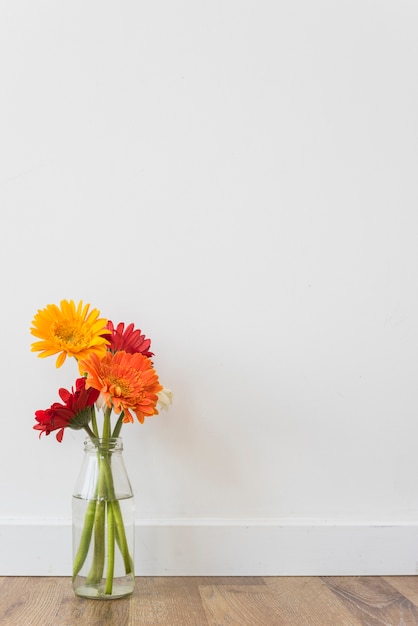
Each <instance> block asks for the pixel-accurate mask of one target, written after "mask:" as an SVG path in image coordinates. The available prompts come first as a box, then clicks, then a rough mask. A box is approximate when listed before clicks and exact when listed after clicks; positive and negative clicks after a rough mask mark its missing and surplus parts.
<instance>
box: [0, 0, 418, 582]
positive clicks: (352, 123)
mask: <svg viewBox="0 0 418 626" xmlns="http://www.w3.org/2000/svg"><path fill="white" fill-rule="evenodd" d="M417 30H418V5H417V3H416V2H413V1H412V0H396V1H395V0H392V1H389V0H386V1H380V0H379V1H378V0H375V1H371V0H369V1H367V0H352V1H350V2H346V1H341V2H334V1H331V0H329V1H326V0H316V1H313V2H312V1H309V0H296V1H290V0H286V1H285V0H279V1H277V2H273V1H265V2H256V1H249V0H239V1H238V0H229V1H228V0H227V1H224V2H220V1H217V2H216V1H215V2H214V1H212V2H202V1H194V2H193V1H191V0H184V1H182V2H169V1H168V0H166V1H164V0H162V1H157V2H141V3H139V2H133V1H131V0H126V1H124V2H119V3H115V2H108V1H104V2H103V1H101V2H98V1H97V0H91V1H88V2H80V1H78V0H75V1H73V2H71V3H68V2H53V1H52V0H49V1H47V0H45V1H40V2H31V1H29V0H26V1H23V0H17V1H13V2H9V1H6V2H4V3H3V4H2V9H1V19H0V59H1V63H0V85H1V98H0V113H1V115H0V206H1V212H0V234H1V238H2V245H1V248H0V261H1V267H2V270H1V271H2V274H1V279H2V280H1V284H2V306H1V309H0V321H1V327H2V329H3V341H2V354H3V358H2V359H1V361H0V368H1V378H2V397H3V429H2V433H3V446H2V453H1V455H0V475H1V477H2V478H1V493H2V498H1V506H0V522H2V523H3V525H4V528H3V532H1V531H0V544H1V545H2V546H3V548H2V552H3V550H4V549H6V550H7V549H9V551H10V553H11V554H12V553H14V554H16V550H15V549H14V548H11V547H10V541H9V535H8V534H7V532H6V530H5V529H6V528H9V527H10V524H11V525H12V526H13V524H14V522H16V523H17V522H18V523H19V524H20V525H21V526H22V528H23V529H24V530H23V531H22V532H25V533H31V532H32V533H35V531H34V530H33V528H34V527H33V524H34V523H35V522H36V523H39V519H42V520H43V522H42V523H43V524H44V525H45V526H46V527H48V525H54V524H57V523H61V522H62V523H64V524H67V523H69V520H70V515H71V509H70V507H71V501H70V496H71V492H72V487H73V484H74V481H75V478H76V474H77V472H78V468H79V465H80V462H81V454H82V439H83V437H82V435H81V434H80V433H77V432H73V431H68V432H66V434H65V437H64V441H63V443H62V444H58V443H57V442H56V441H55V438H54V437H53V436H50V437H48V438H43V439H41V440H40V441H39V440H38V438H37V434H36V432H35V431H33V430H32V426H33V423H34V419H33V416H34V411H35V410H36V409H39V408H46V407H47V406H49V405H50V404H51V403H52V402H53V401H55V400H57V399H58V398H57V390H58V388H59V387H61V386H64V387H69V386H71V384H72V383H73V381H74V378H75V376H76V370H75V364H74V363H73V362H67V363H66V364H65V365H64V367H62V368H61V369H60V370H56V369H55V365H54V359H50V360H40V359H38V358H37V357H36V355H34V354H32V353H31V352H30V344H31V342H32V337H31V336H30V334H29V327H30V323H31V320H32V318H33V315H34V314H35V312H36V311H37V309H38V308H43V307H44V306H45V305H46V304H47V303H51V302H59V300H60V299H62V298H68V299H74V300H79V299H83V300H84V301H86V302H89V303H91V304H92V306H94V307H97V308H99V309H100V310H101V312H102V314H103V315H104V316H105V317H108V318H110V319H112V320H114V321H121V320H123V321H125V322H131V321H132V322H134V323H135V324H136V325H137V326H139V327H140V328H142V330H143V331H144V332H145V333H146V334H147V335H148V336H150V337H151V339H152V342H153V343H152V346H153V350H154V352H155V354H156V357H155V365H156V367H157V369H158V371H159V373H160V378H161V380H162V382H163V384H165V385H167V386H169V387H171V388H172V389H173V391H174V394H175V403H174V405H173V407H172V409H171V410H170V412H169V413H167V414H161V415H160V416H158V417H155V418H153V419H152V420H148V421H147V422H146V424H145V425H143V426H141V425H139V424H134V425H126V426H125V427H124V431H123V432H122V435H123V437H124V439H125V449H126V463H127V465H128V469H129V474H130V477H131V480H132V483H133V487H134V490H135V493H136V498H137V515H138V524H139V525H141V524H145V525H147V524H149V525H150V526H151V527H152V526H153V524H154V522H155V524H156V525H157V526H158V524H162V523H163V524H167V526H168V527H170V525H175V523H180V524H184V523H186V524H189V523H190V524H192V525H196V524H197V525H199V520H202V526H203V527H206V526H208V525H209V526H210V524H211V523H212V521H213V520H217V524H219V525H220V526H221V527H222V524H223V521H225V524H226V525H228V524H229V525H230V524H231V523H232V524H233V523H234V522H236V523H237V525H241V526H242V525H244V526H245V527H251V525H252V524H254V525H258V524H259V522H260V520H262V524H267V525H272V526H275V525H277V527H281V525H283V524H285V525H291V526H292V524H294V525H295V527H300V526H303V527H307V528H309V527H310V525H311V524H312V525H314V526H317V525H318V524H319V525H321V524H322V523H324V524H325V525H330V524H331V525H332V524H334V523H335V524H343V525H344V526H347V527H349V528H350V527H351V525H353V527H354V526H356V525H364V527H365V528H367V529H369V528H374V527H378V526H382V527H385V526H387V525H392V526H395V527H399V529H400V530H399V533H400V534H401V533H402V532H403V531H402V528H403V527H404V526H405V525H409V526H411V528H412V529H416V527H417V522H418V490H417V476H418V454H417V452H416V441H417V437H418V419H417V415H418V391H417V384H416V381H417V353H418V336H417V318H418V282H417V257H418V253H417V226H418V219H417V197H418V188H417V165H418V144H417V141H418V118H417V111H418V82H417V73H416V62H417V58H418V56H417V55H418V40H417ZM175 521H176V522H175ZM261 527H262V526H261ZM257 528H259V526H257ZM257 532H258V531H257ZM367 532H369V530H367ZM25 536H26V537H28V536H29V537H30V541H32V539H31V538H32V536H33V542H34V543H35V544H36V538H35V537H36V533H35V534H33V535H28V534H26V535H25ZM411 536H412V537H413V538H414V541H412V540H411V542H410V544H409V545H408V550H407V551H406V552H407V553H408V554H409V557H410V562H409V561H408V562H406V561H405V560H403V561H402V563H401V562H400V561H399V560H398V559H397V548H396V541H394V542H393V549H392V548H390V547H389V548H388V550H389V551H390V550H392V552H391V555H390V558H391V559H392V560H391V561H390V566H389V561H386V560H385V559H384V558H383V557H382V563H381V568H382V569H383V570H386V571H388V570H390V571H392V572H395V573H402V572H407V573H411V569H413V568H415V561H416V560H418V554H417V553H418V545H417V542H418V533H417V532H416V530H415V531H413V532H412V535H411ZM221 541H222V539H221ZM243 541H244V540H243ZM266 541H267V540H266ZM243 545H244V546H245V545H246V544H245V541H244V543H243ZM298 545H302V544H299V543H298V542H297V541H296V542H295V546H296V549H297V546H298ZM178 549H180V548H178ZM302 549H304V548H300V550H302ZM358 549H359V551H360V547H359V548H358ZM186 551H187V550H186ZM350 551H352V547H351V546H350V544H349V542H347V553H348V552H350ZM249 553H250V551H249ZM3 554H4V552H3ZM160 557H161V559H162V560H163V559H164V554H163V555H160ZM299 557H300V558H301V565H300V568H299V570H298V572H296V573H304V571H306V570H307V568H306V567H304V562H303V554H302V553H301V554H299V555H298V558H299ZM202 558H203V557H202ZM220 558H221V557H220ZM249 558H250V559H251V558H253V557H249ZM278 558H279V557H278ZM53 560H54V555H53V554H52V556H51V563H49V565H48V568H49V569H48V568H47V571H52V572H55V571H59V568H60V565H57V564H56V563H54V562H53ZM343 561H344V559H342V561H341V567H340V568H339V569H338V562H337V563H335V562H334V563H333V565H334V567H335V568H336V569H337V571H339V572H341V573H343V572H344V571H345V570H344V565H343ZM34 563H35V564H34ZM32 565H33V570H31V571H35V572H36V573H43V572H44V569H42V567H41V566H39V567H38V569H36V557H35V556H34V557H33V563H32ZM200 565H201V569H202V570H205V562H204V561H203V565H202V563H200ZM215 565H216V567H218V566H219V564H215ZM23 567H24V566H23V565H22V568H23ZM161 567H162V568H163V566H161ZM216 567H213V568H212V569H211V568H210V567H209V565H208V567H207V568H206V570H205V571H208V572H209V573H210V572H211V571H215V570H216ZM280 567H281V565H280V563H279V562H277V568H276V569H277V571H279V569H280ZM353 567H354V569H355V564H354V566H353ZM154 568H155V569H156V571H160V570H159V569H158V565H157V566H155V563H154ZM163 569H164V568H163ZM196 569H197V568H195V567H194V565H193V563H191V564H189V569H188V571H189V573H193V572H194V571H196ZM261 569H262V568H261ZM325 569H326V568H325ZM366 569H367V568H366ZM3 570H4V571H2V572H0V573H10V571H11V568H10V569H8V566H6V565H4V566H3ZM186 570H187V567H186ZM219 570H222V567H218V570H217V571H219ZM256 570H257V568H256V567H255V564H254V563H253V562H252V561H251V562H247V563H245V564H244V565H243V566H242V568H241V571H243V572H244V571H245V573H248V572H252V571H256ZM272 570H273V571H274V563H273V567H272ZM359 570H360V568H359ZM400 570H402V572H401V571H400ZM19 571H21V572H22V573H24V572H23V570H19ZM222 571H223V570H222ZM257 571H258V570H257ZM315 571H319V570H315Z"/></svg>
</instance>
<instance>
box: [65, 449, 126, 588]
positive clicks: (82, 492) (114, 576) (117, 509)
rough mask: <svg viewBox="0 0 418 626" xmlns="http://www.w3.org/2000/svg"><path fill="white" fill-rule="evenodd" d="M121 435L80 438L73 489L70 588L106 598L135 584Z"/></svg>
mask: <svg viewBox="0 0 418 626" xmlns="http://www.w3.org/2000/svg"><path fill="white" fill-rule="evenodd" d="M122 451H123V445H122V439H121V438H109V439H90V438H87V439H86V440H85V442H84V452H85V454H84V460H83V464H82V466H81V471H80V474H79V477H78V480H77V483H76V486H75V490H74V494H73V589H74V593H75V594H76V595H77V596H81V597H84V598H96V599H102V600H111V599H114V598H122V597H124V596H127V595H129V594H131V593H132V592H133V590H134V586H135V574H134V540H135V507H134V497H133V493H132V488H131V485H130V482H129V478H128V475H127V473H126V468H125V463H124V460H123V454H122Z"/></svg>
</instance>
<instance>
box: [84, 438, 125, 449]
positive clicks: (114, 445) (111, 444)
mask: <svg viewBox="0 0 418 626" xmlns="http://www.w3.org/2000/svg"><path fill="white" fill-rule="evenodd" d="M122 450H123V443H122V438H121V437H109V438H106V439H103V438H101V437H97V438H95V439H93V438H90V437H87V438H86V439H85V440H84V451H85V452H101V453H110V452H122Z"/></svg>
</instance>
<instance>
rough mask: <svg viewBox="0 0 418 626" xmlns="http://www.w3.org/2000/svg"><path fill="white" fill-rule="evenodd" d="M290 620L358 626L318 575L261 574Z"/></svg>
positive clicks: (308, 624)
mask: <svg viewBox="0 0 418 626" xmlns="http://www.w3.org/2000/svg"><path fill="white" fill-rule="evenodd" d="M264 581H265V583H266V585H267V587H268V589H269V590H270V591H271V593H274V594H275V596H276V598H277V601H278V602H279V603H280V605H281V607H282V613H283V614H284V615H285V616H286V619H287V620H288V622H286V623H289V624H298V625H299V624H300V625H302V624H303V626H336V625H337V624H338V626H361V625H362V623H363V622H361V621H360V620H358V619H357V618H356V617H355V616H354V615H352V614H350V611H349V610H348V609H347V608H346V607H345V605H344V604H343V603H342V602H340V601H339V599H338V598H337V597H336V596H335V595H334V594H333V593H332V591H330V590H329V589H328V587H327V585H326V584H325V583H324V582H323V581H322V580H321V579H320V578H315V577H307V576H300V577H299V576H293V577H292V576H290V577H289V576H283V577H271V578H270V577H269V578H267V577H264Z"/></svg>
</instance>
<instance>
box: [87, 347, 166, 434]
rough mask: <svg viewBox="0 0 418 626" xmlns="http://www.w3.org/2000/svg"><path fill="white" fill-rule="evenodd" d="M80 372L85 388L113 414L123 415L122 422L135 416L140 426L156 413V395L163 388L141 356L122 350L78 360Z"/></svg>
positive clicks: (147, 359) (154, 372)
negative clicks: (100, 398) (98, 395)
mask: <svg viewBox="0 0 418 626" xmlns="http://www.w3.org/2000/svg"><path fill="white" fill-rule="evenodd" d="M80 371H83V372H85V373H86V374H87V379H86V389H88V388H89V387H93V388H94V389H97V390H98V391H100V392H101V394H102V396H103V398H104V400H105V402H106V404H107V406H108V407H109V408H111V409H113V410H114V411H115V413H118V414H119V413H120V412H121V411H123V412H124V415H123V421H124V422H133V421H134V420H133V417H132V413H131V411H132V412H133V413H135V415H136V417H137V418H138V420H139V422H141V424H143V423H144V419H145V417H149V416H151V415H156V414H157V413H158V411H157V408H156V405H157V401H158V395H157V394H158V392H159V391H161V390H162V389H163V387H162V385H160V382H159V380H158V376H157V372H156V371H155V370H154V368H153V365H152V362H151V361H150V359H149V358H147V357H146V356H144V355H143V354H141V353H139V352H137V353H135V354H130V353H128V352H125V351H124V350H120V351H119V352H115V353H112V352H107V353H106V355H105V356H104V357H103V358H102V359H100V358H99V357H98V356H97V355H96V354H92V355H90V356H89V357H88V358H87V359H84V360H82V361H80Z"/></svg>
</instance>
